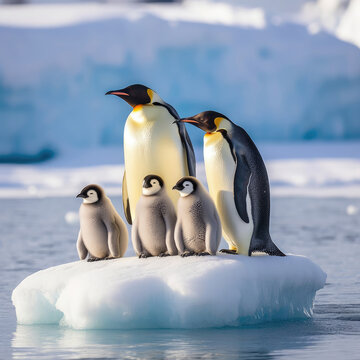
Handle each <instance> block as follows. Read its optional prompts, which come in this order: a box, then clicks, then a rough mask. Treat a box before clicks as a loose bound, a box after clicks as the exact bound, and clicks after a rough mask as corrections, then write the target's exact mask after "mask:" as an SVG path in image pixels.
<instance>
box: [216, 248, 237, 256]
mask: <svg viewBox="0 0 360 360" xmlns="http://www.w3.org/2000/svg"><path fill="white" fill-rule="evenodd" d="M219 252H220V253H222V254H231V255H237V252H236V250H230V249H221V250H220V251H219Z"/></svg>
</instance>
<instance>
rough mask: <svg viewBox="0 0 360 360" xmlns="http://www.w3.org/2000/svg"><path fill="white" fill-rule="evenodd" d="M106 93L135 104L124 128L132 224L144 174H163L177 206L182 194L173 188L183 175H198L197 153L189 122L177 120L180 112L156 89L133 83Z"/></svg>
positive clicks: (128, 208)
mask: <svg viewBox="0 0 360 360" xmlns="http://www.w3.org/2000/svg"><path fill="white" fill-rule="evenodd" d="M106 95H116V96H118V97H120V98H122V99H123V100H125V101H126V102H127V103H128V104H129V105H131V106H132V107H133V111H132V112H131V113H130V115H129V116H128V118H127V121H126V124H125V130H124V158H125V173H124V178H123V192H122V196H123V205H124V212H125V216H126V219H127V221H128V222H129V224H131V223H132V219H133V218H134V217H135V209H136V204H137V202H138V200H139V198H140V196H141V193H142V182H143V179H144V177H145V176H146V175H148V174H157V175H158V176H160V177H161V178H162V179H163V180H164V183H165V184H166V185H168V186H167V192H168V195H169V196H170V198H171V200H172V202H173V204H174V206H176V203H177V200H178V197H179V195H178V194H177V193H176V192H174V191H171V185H172V184H175V182H176V181H177V180H178V179H179V178H181V177H183V176H186V175H193V176H195V154H194V149H193V147H192V144H191V140H190V138H189V136H188V134H187V132H186V128H185V125H184V124H182V123H180V122H177V121H175V120H178V119H179V115H178V113H177V112H176V111H175V109H174V108H173V107H172V106H171V105H169V104H167V103H166V102H164V101H163V100H162V99H161V98H160V96H159V95H158V94H157V93H156V92H155V91H153V90H151V89H150V88H148V87H146V86H144V85H131V86H128V87H126V88H124V89H121V90H113V91H108V92H107V93H106Z"/></svg>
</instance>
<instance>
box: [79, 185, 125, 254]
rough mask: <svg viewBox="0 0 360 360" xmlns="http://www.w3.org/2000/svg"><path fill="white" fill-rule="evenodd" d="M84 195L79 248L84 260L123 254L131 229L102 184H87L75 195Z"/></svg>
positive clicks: (82, 196) (81, 209)
mask: <svg viewBox="0 0 360 360" xmlns="http://www.w3.org/2000/svg"><path fill="white" fill-rule="evenodd" d="M76 197H77V198H82V199H83V203H82V204H81V206H80V210H79V215H80V231H79V235H78V240H77V251H78V254H79V258H80V259H81V260H83V259H85V258H86V256H87V255H88V254H89V258H88V261H97V260H104V259H106V260H108V259H114V258H118V257H122V256H124V254H125V252H126V249H127V247H128V231H127V228H126V225H125V223H124V221H123V220H122V219H121V217H120V215H119V214H118V213H117V211H116V210H115V208H114V206H113V204H112V202H111V200H110V199H109V198H108V197H107V196H106V195H105V192H104V190H103V189H102V188H101V187H100V186H99V185H94V184H92V185H88V186H86V187H84V188H83V189H82V190H81V192H80V194H78V195H77V196H76Z"/></svg>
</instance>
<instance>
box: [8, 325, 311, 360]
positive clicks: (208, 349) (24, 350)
mask: <svg viewBox="0 0 360 360" xmlns="http://www.w3.org/2000/svg"><path fill="white" fill-rule="evenodd" d="M310 324H311V320H307V321H297V322H285V323H282V322H279V323H276V324H274V323H272V324H264V325H263V326H259V325H257V326H256V327H255V326H254V327H246V328H240V329H231V328H225V329H206V330H205V329H204V330H131V331H118V330H117V331H113V330H91V331H89V330H87V331H78V330H71V329H66V328H59V327H57V326H20V325H19V326H17V329H16V332H15V333H14V338H13V341H12V346H13V358H14V359H53V358H54V352H55V353H56V354H57V355H56V358H57V359H115V358H126V359H145V358H146V359H175V358H176V359H194V358H206V359H214V358H220V359H221V358H227V359H229V358H230V359H231V358H233V359H273V358H274V357H275V356H276V354H279V353H282V352H283V351H284V350H287V351H289V350H296V349H303V348H306V347H309V346H312V345H314V343H315V341H316V337H314V336H311V335H313V334H309V332H308V330H309V329H308V327H309V325H310ZM313 328H316V326H315V327H313Z"/></svg>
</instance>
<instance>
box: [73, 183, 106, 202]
mask: <svg viewBox="0 0 360 360" xmlns="http://www.w3.org/2000/svg"><path fill="white" fill-rule="evenodd" d="M103 196H104V190H103V189H102V188H101V187H100V186H99V185H95V184H91V185H88V186H85V187H84V188H83V189H82V190H81V192H80V193H79V194H78V195H77V196H76V197H77V198H82V199H83V203H84V204H94V203H96V202H98V201H100V200H101V199H102V197H103Z"/></svg>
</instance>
